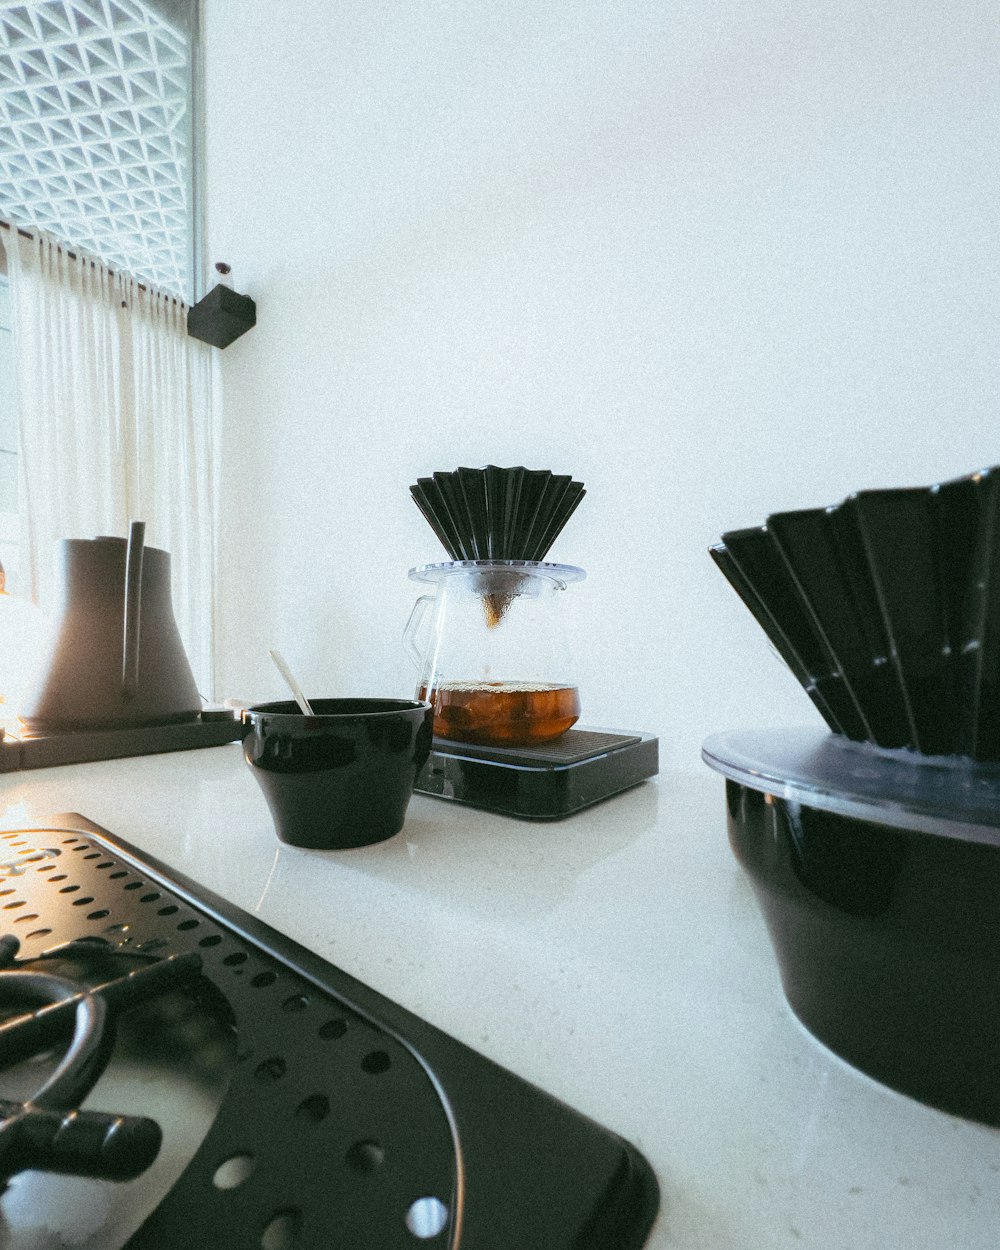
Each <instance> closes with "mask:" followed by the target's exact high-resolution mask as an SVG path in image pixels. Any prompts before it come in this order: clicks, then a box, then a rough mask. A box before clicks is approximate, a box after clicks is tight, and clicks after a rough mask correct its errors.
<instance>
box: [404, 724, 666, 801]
mask: <svg viewBox="0 0 1000 1250" xmlns="http://www.w3.org/2000/svg"><path fill="white" fill-rule="evenodd" d="M658 771H659V740H658V739H657V738H655V737H653V736H652V735H651V734H624V733H614V732H611V731H609V730H604V729H570V730H567V732H566V733H564V734H563V735H562V737H560V738H557V739H556V741H555V742H549V743H546V744H545V745H543V746H535V747H495V746H476V745H473V744H472V743H469V742H453V741H451V740H450V739H447V738H435V739H434V743H433V746H432V748H431V754H430V758H429V759H428V761H427V763H426V765H425V766H424V768H423V770H422V771H421V773H420V775H419V776H418V777H417V782H416V786H415V789H416V790H418V791H419V792H420V793H422V794H430V795H433V796H434V797H435V798H439V799H450V800H452V801H453V802H455V803H464V804H466V805H467V806H469V807H479V808H483V809H485V810H486V811H491V812H499V813H501V814H502V815H505V816H517V817H520V818H522V819H527V820H558V819H559V818H561V817H563V816H571V815H572V814H573V813H574V812H578V811H581V810H582V809H583V808H585V807H590V806H591V805H592V804H593V803H598V802H600V800H601V799H606V798H610V796H611V795H613V794H619V793H620V792H621V791H622V790H627V789H629V788H630V787H631V786H634V785H637V784H638V783H639V782H640V781H645V780H646V778H647V777H652V776H654V775H655V774H656V773H657V772H658Z"/></svg>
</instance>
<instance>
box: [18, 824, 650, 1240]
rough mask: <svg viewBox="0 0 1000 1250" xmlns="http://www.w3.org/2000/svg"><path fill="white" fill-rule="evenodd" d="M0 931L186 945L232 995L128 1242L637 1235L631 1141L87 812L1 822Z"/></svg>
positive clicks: (214, 992)
mask: <svg viewBox="0 0 1000 1250" xmlns="http://www.w3.org/2000/svg"><path fill="white" fill-rule="evenodd" d="M0 932H3V933H12V934H14V935H15V936H17V937H18V938H19V939H20V941H21V957H22V958H24V959H28V958H30V957H34V956H37V955H39V954H40V953H41V952H42V951H44V950H45V949H48V948H52V947H54V946H57V945H59V944H61V943H64V942H66V941H71V940H78V939H80V938H82V937H85V938H91V939H94V940H95V943H96V942H98V941H101V942H105V943H108V944H110V945H111V946H112V947H114V948H116V949H120V950H121V949H123V950H131V951H138V952H142V953H145V954H153V955H157V956H166V955H168V954H180V953H183V952H191V951H194V952H197V953H199V954H200V956H201V958H202V961H203V966H202V974H201V975H202V978H203V985H202V989H203V996H204V999H205V1001H206V1003H209V1002H217V1000H218V999H219V996H220V995H221V998H222V999H223V1000H224V1002H225V1004H226V1011H227V1012H228V1013H231V1015H230V1016H229V1019H230V1020H231V1027H232V1030H233V1032H234V1033H235V1064H234V1067H233V1069H232V1072H231V1075H230V1078H229V1082H228V1087H227V1088H226V1090H225V1092H224V1095H223V1096H222V1099H221V1103H220V1105H219V1108H218V1112H217V1114H216V1116H215V1119H214V1121H213V1122H212V1123H211V1126H210V1127H209V1129H208V1132H207V1134H206V1135H205V1137H204V1139H203V1140H202V1142H201V1144H200V1146H198V1147H197V1149H196V1150H195V1152H194V1155H193V1157H192V1158H191V1160H190V1162H189V1163H188V1164H187V1166H186V1167H185V1168H184V1170H183V1172H182V1173H181V1175H180V1178H179V1179H178V1180H177V1181H176V1183H175V1184H174V1185H173V1187H172V1188H171V1189H170V1191H169V1192H168V1193H167V1195H166V1197H165V1198H163V1200H162V1201H161V1202H160V1203H159V1205H158V1206H157V1207H156V1209H155V1210H154V1211H153V1213H152V1214H151V1215H150V1216H149V1218H148V1219H147V1220H146V1221H145V1223H143V1224H142V1226H141V1227H140V1228H139V1230H138V1231H137V1232H135V1233H134V1235H132V1236H131V1238H130V1240H128V1242H127V1246H128V1250H154V1248H155V1250H163V1248H164V1247H168V1246H169V1247H171V1250H204V1247H206V1246H211V1247H213V1250H230V1248H232V1250H236V1248H237V1247H239V1248H240V1250H245V1248H246V1247H251V1248H252V1247H257V1246H261V1247H266V1248H268V1250H270V1247H281V1248H282V1250H285V1248H286V1247H287V1248H289V1250H291V1248H292V1247H295V1248H296V1250H310V1248H313V1247H315V1248H316V1250H318V1248H319V1247H323V1248H324V1250H326V1248H327V1247H330V1246H331V1245H334V1244H336V1245H345V1246H352V1247H355V1250H358V1248H361V1247H371V1248H372V1250H383V1248H386V1250H388V1248H390V1247H393V1248H398V1250H415V1247H417V1246H420V1245H428V1246H437V1247H440V1246H449V1247H452V1248H454V1247H458V1246H462V1247H466V1248H468V1250H511V1248H512V1247H518V1248H519V1250H532V1248H534V1247H537V1248H538V1250H563V1248H564V1250H605V1248H607V1250H637V1248H638V1247H640V1246H641V1245H642V1244H643V1242H644V1241H645V1238H646V1235H647V1233H648V1231H649V1228H650V1226H651V1224H652V1221H653V1219H654V1217H655V1214H656V1210H657V1206H658V1200H659V1199H658V1188H657V1184H656V1180H655V1177H654V1176H653V1173H652V1171H651V1169H650V1168H649V1165H648V1163H647V1162H646V1161H645V1159H643V1157H642V1156H641V1154H640V1153H639V1152H638V1151H637V1150H636V1149H635V1148H634V1147H633V1146H631V1145H630V1144H629V1143H628V1142H626V1141H624V1140H623V1139H621V1138H620V1137H618V1136H616V1135H615V1134H613V1133H611V1132H609V1131H608V1130H606V1129H604V1128H602V1127H600V1126H598V1125H597V1124H595V1123H594V1122H593V1121H591V1120H589V1119H587V1118H585V1117H584V1116H582V1115H580V1114H579V1113H577V1112H575V1111H573V1110H571V1109H570V1108H569V1107H567V1106H565V1105H564V1104H562V1103H560V1102H559V1101H557V1100H556V1099H554V1098H552V1097H550V1096H549V1095H547V1094H545V1093H543V1092H542V1091H540V1090H539V1089H537V1088H536V1087H534V1086H532V1085H530V1084H528V1083H527V1082H525V1081H523V1080H521V1079H520V1078H518V1077H516V1076H515V1075H513V1074H512V1073H510V1072H508V1071H506V1070H504V1069H502V1068H500V1067H499V1066H497V1065H496V1064H494V1063H492V1062H491V1061H489V1060H487V1059H485V1058H484V1057H483V1056H481V1055H479V1054H477V1053H476V1052H474V1051H472V1050H470V1049H469V1048H468V1047H466V1046H464V1045H462V1044H461V1043H459V1042H457V1041H455V1040H454V1039H452V1038H450V1037H448V1036H447V1035H445V1034H444V1033H442V1032H440V1031H439V1030H438V1029H436V1028H434V1027H432V1026H431V1025H429V1024H427V1023H426V1022H424V1021H423V1020H420V1019H419V1018H417V1017H416V1016H414V1015H412V1014H411V1013H409V1012H407V1011H405V1010H404V1009H403V1008H401V1007H399V1006H397V1005H396V1004H394V1003H392V1002H390V1001H388V1000H387V999H385V998H383V997H382V996H381V995H379V994H377V993H376V992H375V991H373V990H371V989H370V988H368V987H367V986H365V985H362V984H361V983H360V982H358V981H356V980H354V979H353V978H351V977H350V976H348V975H347V974H346V973H344V972H342V971H341V970H339V969H337V968H335V967H333V966H332V965H330V964H328V963H326V962H325V961H323V960H321V959H320V958H318V957H317V956H316V955H314V954H312V953H311V952H309V951H308V950H306V949H304V948H303V947H301V946H298V945H297V944H296V943H294V942H292V941H290V940H289V939H287V938H285V937H284V936H282V935H281V934H279V933H277V932H276V931H275V930H273V929H271V928H269V927H268V926H267V925H264V924H262V923H261V922H260V921H258V920H256V919H255V918H253V917H251V916H249V915H247V914H246V913H244V912H242V911H240V910H239V909H238V908H235V907H233V906H232V905H231V904H229V903H227V902H226V901H225V900H223V899H220V898H218V897H217V896H215V895H213V894H211V893H210V892H208V891H206V890H204V889H203V888H202V887H200V886H199V885H197V884H195V883H194V882H192V881H190V880H188V879H186V878H184V877H182V876H180V875H178V874H175V873H173V872H172V870H170V869H168V868H167V867H166V866H164V865H163V864H160V863H158V862H156V861H152V860H146V859H144V858H143V857H142V856H141V855H140V853H139V852H137V851H136V850H135V848H133V847H131V846H130V845H129V844H128V843H126V842H123V841H121V840H119V839H118V838H116V837H114V836H112V835H111V834H109V833H107V832H106V831H104V830H101V829H100V828H99V827H98V826H96V825H94V824H92V823H91V822H89V821H87V820H86V819H85V818H83V817H81V816H79V815H76V814H69V815H60V816H58V817H54V818H53V819H52V820H51V821H49V822H47V824H46V827H45V828H43V829H33V830H22V831H16V832H12V833H10V832H8V833H4V834H0ZM241 1161H242V1165H243V1171H245V1173H246V1174H245V1176H242V1175H241ZM234 1172H235V1175H236V1176H237V1177H238V1178H240V1179H239V1183H236V1184H235V1185H234V1184H232V1183H231V1181H232V1177H233V1174H234ZM95 1183H96V1182H95Z"/></svg>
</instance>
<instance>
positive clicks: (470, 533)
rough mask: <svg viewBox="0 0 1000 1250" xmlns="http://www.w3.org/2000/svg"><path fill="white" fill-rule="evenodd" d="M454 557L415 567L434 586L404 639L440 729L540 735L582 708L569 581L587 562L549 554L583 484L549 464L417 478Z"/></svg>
mask: <svg viewBox="0 0 1000 1250" xmlns="http://www.w3.org/2000/svg"><path fill="white" fill-rule="evenodd" d="M410 492H411V494H412V495H413V498H414V500H415V501H416V503H417V506H418V507H419V508H420V510H421V512H422V513H423V515H424V516H425V518H426V519H427V520H428V522H429V523H430V525H431V528H432V529H433V530H434V532H435V533H436V534H437V536H438V538H439V539H440V540H441V542H442V543H443V544H444V547H445V549H446V550H447V552H448V554H449V555H450V556H451V557H452V559H451V561H449V562H446V563H440V564H425V565H421V566H420V567H419V568H415V569H411V570H410V574H409V576H410V578H411V579H412V580H414V581H417V582H420V583H422V584H424V585H429V586H433V587H434V592H433V593H431V594H425V595H422V596H421V597H420V598H418V599H417V601H416V603H415V604H414V607H413V611H412V613H411V615H410V619H409V621H408V623H407V626H406V629H405V631H404V645H405V646H406V649H407V651H408V653H409V655H410V657H411V659H412V660H413V662H414V664H415V665H416V667H417V670H418V673H419V681H418V685H417V697H418V698H421V699H427V700H428V701H430V702H431V703H432V704H433V706H434V733H435V736H436V737H439V738H445V739H450V740H453V741H458V742H468V743H475V744H479V745H483V746H502V747H512V746H522V747H523V746H536V745H540V744H542V743H547V742H552V741H554V740H555V739H557V738H559V737H560V736H561V735H562V734H564V733H565V732H566V730H568V729H569V728H570V727H571V726H572V725H574V724H575V723H576V721H577V719H578V718H579V715H580V696H579V691H578V688H577V685H576V679H575V673H574V672H573V663H572V658H571V656H570V652H569V646H568V641H567V630H566V629H565V628H564V626H565V623H566V622H565V607H564V606H563V603H562V598H563V592H564V591H565V590H566V588H567V587H568V586H569V585H570V584H571V583H572V582H575V581H579V580H580V579H581V578H583V577H584V576H585V574H584V572H583V570H582V569H579V568H576V567H573V566H571V565H564V564H551V563H546V562H545V561H544V556H545V555H546V554H547V552H548V550H549V548H550V547H551V545H552V543H553V541H554V540H555V538H556V536H557V535H558V534H559V532H560V531H561V530H562V528H563V526H564V525H565V524H566V522H567V520H568V519H569V517H570V515H571V514H572V513H573V511H574V510H575V508H576V507H577V505H578V504H579V502H580V500H581V499H582V497H583V495H584V493H585V492H584V488H583V485H582V483H580V482H574V481H573V480H572V478H570V477H569V476H568V475H556V474H553V473H551V472H550V471H549V470H545V469H542V470H529V469H524V468H521V467H516V468H508V469H503V468H498V467H497V466H496V465H488V466H487V467H486V468H485V469H469V468H459V469H456V470H455V471H454V472H453V473H435V474H434V475H433V476H432V477H428V478H420V479H419V480H418V481H417V483H416V484H415V485H414V486H411V487H410Z"/></svg>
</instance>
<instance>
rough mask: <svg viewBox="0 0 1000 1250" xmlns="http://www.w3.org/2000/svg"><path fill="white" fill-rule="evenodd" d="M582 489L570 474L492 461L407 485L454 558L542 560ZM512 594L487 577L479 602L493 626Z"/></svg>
mask: <svg viewBox="0 0 1000 1250" xmlns="http://www.w3.org/2000/svg"><path fill="white" fill-rule="evenodd" d="M585 493H586V492H585V491H584V488H583V483H582V482H575V481H573V479H572V477H571V476H570V475H569V474H557V473H553V472H551V470H549V469H525V468H524V467H523V466H520V465H518V466H516V467H514V468H509V469H502V468H499V467H498V466H497V465H495V464H489V465H487V466H486V467H485V468H484V469H467V468H458V469H455V470H453V471H452V472H450V473H434V474H433V475H432V476H431V477H422V478H418V479H417V482H416V483H415V484H414V485H413V486H411V487H410V494H411V495H412V496H413V498H414V501H415V502H416V505H417V507H418V508H419V509H420V511H421V512H422V513H423V515H424V517H425V518H426V519H427V522H428V523H429V525H430V527H431V529H433V531H434V533H435V534H437V536H438V538H439V539H440V540H441V542H442V544H443V545H444V548H445V550H446V551H447V552H448V554H449V555H450V556H451V558H452V559H453V560H483V561H486V560H525V561H540V560H544V559H545V556H546V555H547V554H548V551H549V548H550V547H551V546H552V544H553V542H555V540H556V537H557V536H558V534H559V533H560V531H561V530H562V528H563V526H564V525H565V524H566V522H567V521H568V520H569V518H570V517H571V516H572V514H573V512H574V511H575V510H576V507H577V505H578V504H579V502H580V500H581V499H582V498H583V496H584V494H585ZM504 584H505V586H509V580H505V583H504ZM511 598H512V595H511V593H510V591H509V589H505V590H504V591H498V590H491V589H490V588H489V585H488V580H487V585H486V589H485V591H484V594H483V608H484V611H485V613H486V622H487V624H488V625H489V626H490V627H491V628H493V627H495V626H496V625H498V624H499V623H500V621H501V620H502V619H503V617H504V614H505V613H506V611H507V608H508V607H509V606H510V602H511Z"/></svg>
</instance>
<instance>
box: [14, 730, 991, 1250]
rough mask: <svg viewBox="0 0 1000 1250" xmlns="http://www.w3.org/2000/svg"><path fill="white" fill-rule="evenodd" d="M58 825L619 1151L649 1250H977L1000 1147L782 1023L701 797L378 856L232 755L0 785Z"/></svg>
mask: <svg viewBox="0 0 1000 1250" xmlns="http://www.w3.org/2000/svg"><path fill="white" fill-rule="evenodd" d="M61 811H77V812H80V813H82V814H83V815H85V816H87V817H88V818H90V819H91V820H93V821H96V822H97V823H98V824H100V825H103V826H104V827H105V828H107V829H109V830H111V831H112V832H113V833H116V834H119V835H120V836H121V837H123V838H125V839H126V840H128V841H130V842H132V843H134V844H135V845H136V846H137V847H139V848H140V849H141V850H144V851H146V852H148V853H150V854H152V855H154V856H156V857H158V858H160V859H162V860H164V861H165V862H166V863H168V864H170V865H173V866H175V867H176V868H178V869H179V870H181V871H183V872H184V873H186V874H187V875H188V876H190V877H193V878H195V879H196V880H198V881H200V882H202V883H204V884H205V885H206V886H208V887H209V888H210V889H212V890H214V891H216V892H218V893H220V894H223V895H225V896H227V897H228V898H230V899H231V900H232V901H234V902H235V903H237V904H238V905H239V906H241V907H243V908H244V909H246V910H247V911H250V912H253V913H255V914H256V915H258V916H259V917H261V918H262V919H263V920H265V921H267V922H268V923H269V924H271V925H273V926H274V927H275V928H277V929H280V930H282V931H283V932H284V933H286V934H288V935H289V936H291V937H293V938H295V939H296V940H297V941H299V942H301V943H303V944H304V945H306V946H309V947H311V948H312V949H314V950H316V951H317V952H319V953H320V954H321V955H323V956H324V957H326V958H327V959H329V960H330V961H331V962H332V963H335V964H337V965H338V966H340V967H341V968H343V969H345V970H346V971H348V972H350V973H352V974H353V975H354V976H356V977H359V978H360V979H361V980H363V981H365V982H367V983H368V984H369V985H371V986H372V987H374V988H375V989H377V990H378V991H379V992H380V993H382V994H385V995H386V996H388V997H389V998H392V999H395V1000H396V1001H397V1002H399V1003H401V1004H403V1005H404V1006H406V1007H408V1008H409V1009H410V1010H412V1011H414V1012H416V1013H417V1014H419V1015H421V1016H423V1017H424V1018H425V1019H427V1020H429V1021H431V1022H432V1023H434V1024H436V1025H437V1026H439V1027H440V1028H442V1029H444V1030H445V1031H447V1032H449V1033H451V1034H453V1035H454V1036H456V1037H458V1038H460V1039H461V1040H462V1041H464V1042H466V1043H468V1044H469V1045H470V1046H472V1047H474V1048H475V1049H476V1050H479V1051H481V1052H482V1053H483V1054H485V1055H488V1056H489V1057H490V1058H492V1059H494V1060H496V1061H498V1062H499V1063H501V1064H503V1065H504V1066H506V1067H508V1068H510V1069H512V1070H513V1071H514V1072H516V1073H518V1074H519V1075H521V1076H523V1077H525V1078H526V1079H528V1080H530V1081H532V1082H534V1083H535V1084H537V1085H539V1086H541V1088H543V1089H545V1090H548V1091H549V1092H551V1093H553V1094H555V1095H557V1096H558V1097H560V1098H562V1099H563V1100H564V1101H566V1102H567V1103H569V1104H570V1105H571V1106H573V1107H576V1108H577V1109H579V1110H581V1111H583V1112H585V1113H586V1114H588V1115H590V1116H591V1117H593V1118H594V1119H595V1120H597V1121H599V1122H600V1123H602V1124H604V1125H606V1126H607V1127H608V1128H611V1129H613V1130H615V1131H616V1132H618V1133H620V1134H622V1135H623V1136H624V1137H626V1138H628V1139H629V1140H630V1141H632V1142H633V1143H634V1144H635V1145H636V1146H638V1147H639V1148H640V1149H641V1150H642V1151H643V1153H644V1154H645V1155H646V1157H647V1158H648V1159H649V1161H650V1163H651V1164H652V1166H653V1168H654V1170H655V1172H656V1174H657V1177H658V1179H659V1182H660V1187H661V1210H660V1216H659V1218H658V1220H657V1223H656V1225H655V1226H654V1229H653V1232H652V1233H651V1235H650V1238H649V1241H648V1243H647V1246H648V1247H649V1250H668V1248H669V1250H779V1248H781V1250H789V1248H794V1250H894V1248H896V1247H899V1248H900V1250H903V1247H905V1248H906V1250H913V1248H914V1247H921V1248H924V1247H926V1248H927V1250H951V1248H952V1247H961V1248H962V1250H994V1247H995V1246H996V1244H997V1237H998V1234H997V1228H998V1226H1000V1131H997V1130H994V1129H990V1128H985V1127H983V1126H981V1125H977V1124H972V1123H968V1122H966V1121H964V1120H960V1119H956V1118H954V1117H951V1116H948V1115H944V1114H942V1113H940V1112H937V1111H933V1110H931V1109H929V1108H926V1107H923V1106H921V1105H920V1104H918V1103H916V1102H913V1101H912V1100H910V1099H908V1098H905V1097H903V1096H901V1095H899V1094H896V1093H894V1092H892V1091H891V1090H888V1089H885V1088H883V1087H882V1086H880V1085H878V1084H876V1083H875V1082H873V1081H871V1080H869V1079H868V1078H867V1077H865V1076H863V1075H861V1074H860V1073H858V1072H855V1071H854V1070H853V1069H852V1068H850V1067H848V1066H847V1065H846V1064H844V1063H842V1062H841V1061H840V1060H839V1059H837V1058H836V1057H834V1056H833V1055H831V1054H830V1052H828V1051H827V1050H825V1049H824V1048H823V1047H822V1046H821V1045H820V1044H819V1043H818V1042H816V1041H814V1040H813V1039H812V1038H811V1037H810V1036H809V1034H807V1033H806V1032H805V1030H804V1029H803V1028H802V1027H801V1026H800V1025H799V1024H798V1023H797V1021H796V1020H795V1018H794V1017H793V1016H792V1014H791V1012H790V1011H789V1010H788V1008H787V1006H786V1005H785V1001H784V998H783V996H782V993H781V988H780V985H779V981H778V973H777V966H776V963H775V960H774V958H773V956H772V953H771V948H770V945H769V942H768V940H767V935H766V931H765V929H764V925H763V921H762V920H761V918H760V915H759V912H758V910H757V906H756V903H755V901H754V898H753V895H752V892H751V890H750V887H749V884H748V882H747V880H746V879H745V877H744V876H743V874H742V872H741V870H740V868H739V867H738V865H737V863H736V861H735V859H734V858H733V856H732V853H731V851H730V849H729V846H728V843H727V840H726V829H725V819H724V801H723V782H722V779H721V778H720V777H717V776H716V775H714V774H712V773H710V772H708V770H706V771H705V773H704V774H703V775H700V774H691V773H683V774H681V773H679V774H675V775H671V774H666V775H661V776H660V777H659V778H657V779H656V780H655V781H650V782H646V783H644V784H643V785H641V786H638V787H636V788H635V789H633V790H632V791H630V792H628V793H627V794H624V795H620V796H618V797H617V798H614V799H611V800H609V801H607V802H605V803H603V804H601V805H599V806H597V807H594V808H591V809H590V810H589V811H587V812H583V813H579V814H577V815H576V816H573V817H570V818H569V819H566V820H563V821H559V822H547V823H529V822H524V821H517V820H510V819H506V818H503V817H499V816H492V815H488V814H486V813H482V812H476V811H473V810H472V809H469V808H463V807H459V806H457V805H455V804H450V803H447V802H443V801H441V800H437V799H431V798H427V797H424V796H421V795H417V796H415V797H414V799H413V801H412V803H411V806H410V810H409V814H408V817H407V823H406V827H405V828H404V830H403V832H402V833H401V834H399V835H398V836H397V837H396V838H394V839H392V840H391V841H389V842H385V843H382V844H381V845H378V846H374V847H367V848H362V849H359V850H353V851H341V852H316V851H304V850H298V849H296V848H293V847H287V846H283V845H281V844H280V843H279V842H278V841H277V839H276V838H275V836H274V832H273V829H272V825H271V820H270V816H269V813H268V810H267V808H266V806H265V803H264V799H263V797H262V795H261V793H260V791H259V790H258V788H257V786H256V785H255V783H254V781H253V779H252V777H251V776H250V774H249V771H248V770H247V768H246V766H245V765H244V763H243V760H242V755H241V752H240V748H239V747H238V746H237V745H235V744H233V745H228V746H224V747H214V748H210V749H206V750H199V751H184V752H177V753H175V754H170V755H159V756H149V757H146V758H141V759H130V760H118V761H113V762H108V763H98V764H75V765H71V766H66V767H61V768H51V769H40V770H33V771H28V772H23V773H15V774H7V775H5V776H3V777H0V818H2V820H3V823H4V824H6V825H7V826H8V827H9V826H10V825H11V824H12V823H21V822H24V823H28V822H31V821H37V820H40V819H44V818H45V817H46V816H49V815H52V814H54V813H56V812H61Z"/></svg>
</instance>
